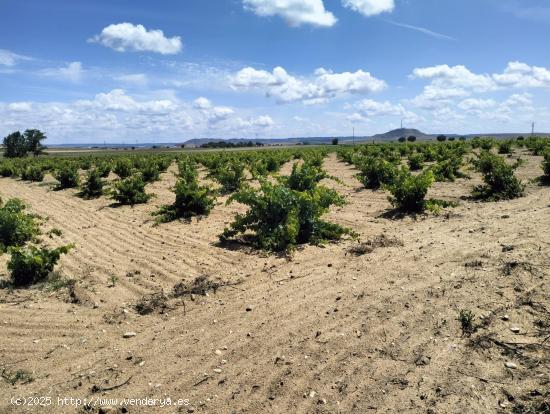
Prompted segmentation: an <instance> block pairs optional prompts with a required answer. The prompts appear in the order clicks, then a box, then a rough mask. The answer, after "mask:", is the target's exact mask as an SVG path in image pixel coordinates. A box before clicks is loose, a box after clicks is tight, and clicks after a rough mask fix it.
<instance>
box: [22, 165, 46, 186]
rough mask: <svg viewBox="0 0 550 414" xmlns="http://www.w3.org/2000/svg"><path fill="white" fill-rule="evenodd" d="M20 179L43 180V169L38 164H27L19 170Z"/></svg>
mask: <svg viewBox="0 0 550 414" xmlns="http://www.w3.org/2000/svg"><path fill="white" fill-rule="evenodd" d="M21 179H23V180H25V181H35V182H42V181H44V171H43V170H42V168H41V167H39V166H38V165H28V166H27V167H25V168H24V169H23V170H22V171H21Z"/></svg>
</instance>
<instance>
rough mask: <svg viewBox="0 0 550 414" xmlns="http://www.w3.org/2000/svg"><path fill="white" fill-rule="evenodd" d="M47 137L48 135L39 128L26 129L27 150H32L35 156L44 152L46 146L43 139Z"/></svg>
mask: <svg viewBox="0 0 550 414" xmlns="http://www.w3.org/2000/svg"><path fill="white" fill-rule="evenodd" d="M45 139H46V135H45V134H44V133H43V132H42V131H40V130H38V129H27V130H26V131H25V141H26V144H27V151H28V152H32V153H33V154H34V155H35V156H36V155H40V154H42V152H43V151H44V146H43V145H42V141H43V140H45Z"/></svg>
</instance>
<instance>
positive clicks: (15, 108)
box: [7, 102, 32, 112]
mask: <svg viewBox="0 0 550 414" xmlns="http://www.w3.org/2000/svg"><path fill="white" fill-rule="evenodd" d="M7 109H8V111H11V112H29V111H31V110H32V104H31V103H30V102H12V103H10V104H8V106H7Z"/></svg>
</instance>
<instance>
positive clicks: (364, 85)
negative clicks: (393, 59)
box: [230, 67, 387, 104]
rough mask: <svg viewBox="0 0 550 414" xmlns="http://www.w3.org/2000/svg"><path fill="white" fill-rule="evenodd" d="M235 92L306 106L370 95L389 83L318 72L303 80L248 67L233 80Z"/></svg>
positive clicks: (282, 72)
mask: <svg viewBox="0 0 550 414" xmlns="http://www.w3.org/2000/svg"><path fill="white" fill-rule="evenodd" d="M230 83H231V86H232V87H233V88H235V89H260V90H263V91H265V93H266V95H267V96H269V97H274V98H276V99H277V102H279V103H290V102H302V103H305V104H318V103H324V102H326V101H328V100H329V99H332V98H335V97H338V96H341V95H345V94H368V93H372V92H379V91H381V90H383V89H385V88H386V87H387V85H386V82H384V81H383V80H380V79H377V78H375V77H373V76H372V75H371V74H370V73H369V72H364V71H362V70H358V71H356V72H343V73H333V72H330V71H327V70H325V69H323V68H320V69H317V70H316V71H315V75H314V77H313V79H300V78H296V77H294V76H291V75H289V74H288V73H287V72H286V70H285V69H283V68H282V67H276V68H275V69H273V72H268V71H265V70H256V69H254V68H251V67H248V68H244V69H242V70H240V71H239V72H237V73H236V74H235V75H234V76H232V77H230Z"/></svg>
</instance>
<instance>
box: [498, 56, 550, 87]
mask: <svg viewBox="0 0 550 414" xmlns="http://www.w3.org/2000/svg"><path fill="white" fill-rule="evenodd" d="M493 79H494V80H495V82H496V83H497V84H498V85H499V86H502V87H513V88H550V70H548V69H546V68H543V67H538V66H529V65H527V64H526V63H522V62H510V63H508V66H507V67H506V69H505V70H504V72H503V73H501V74H495V75H493Z"/></svg>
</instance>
